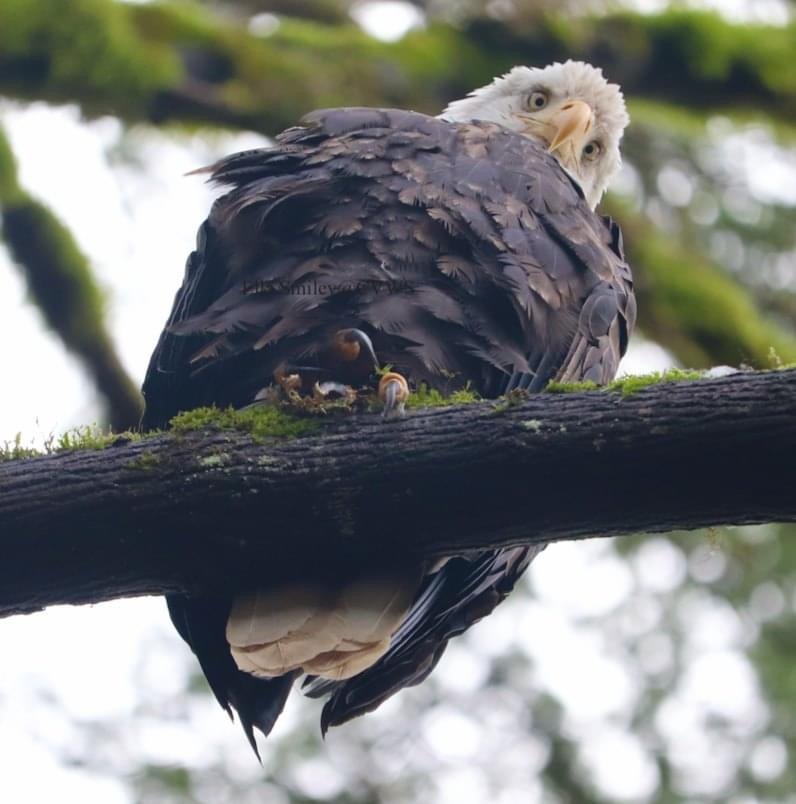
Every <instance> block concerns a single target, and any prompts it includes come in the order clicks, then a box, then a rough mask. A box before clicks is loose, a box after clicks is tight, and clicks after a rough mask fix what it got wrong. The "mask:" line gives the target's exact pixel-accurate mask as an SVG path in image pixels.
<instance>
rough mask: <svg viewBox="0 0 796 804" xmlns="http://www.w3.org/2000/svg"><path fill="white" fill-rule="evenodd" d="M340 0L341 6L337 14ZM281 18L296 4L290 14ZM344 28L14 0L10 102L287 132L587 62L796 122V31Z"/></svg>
mask: <svg viewBox="0 0 796 804" xmlns="http://www.w3.org/2000/svg"><path fill="white" fill-rule="evenodd" d="M333 6H334V4H329V8H330V9H331V10H334V8H333ZM280 8H281V10H282V11H285V9H286V8H287V6H286V5H285V4H284V3H283V4H281V7H280ZM338 8H342V10H343V11H342V13H340V14H339V16H338V15H337V14H335V19H336V22H337V24H334V25H330V24H326V23H327V22H329V21H330V19H331V17H330V16H329V14H321V15H320V17H319V19H320V20H321V21H320V22H319V21H318V20H310V19H304V20H295V19H289V18H286V17H283V18H282V20H281V24H280V25H279V26H278V27H277V28H276V30H275V31H273V32H272V33H271V34H269V35H268V36H258V35H256V34H254V33H252V32H250V31H249V30H248V29H247V27H246V26H245V24H243V22H238V21H235V19H234V18H232V17H229V16H224V17H222V16H221V15H219V14H218V13H216V12H215V11H214V9H212V8H210V7H208V5H202V4H196V3H179V2H156V3H147V4H141V5H139V4H125V3H121V2H113V1H112V0H72V1H71V2H70V3H69V6H68V9H69V13H64V9H65V6H64V4H63V2H62V0H4V2H3V4H2V5H0V54H1V55H0V92H2V93H3V94H6V95H8V96H11V97H20V98H44V99H47V100H50V101H54V102H65V101H72V102H75V103H78V104H80V106H81V108H82V110H83V111H84V113H86V114H87V115H99V114H107V113H110V114H115V115H118V116H120V117H122V118H123V119H126V120H128V121H150V122H151V121H163V120H166V119H168V120H177V121H182V122H203V123H210V124H222V125H232V126H243V127H247V128H255V129H258V130H260V131H263V132H265V133H271V134H273V133H275V132H276V131H278V130H279V129H281V128H283V127H285V126H287V125H290V124H291V123H293V122H295V120H296V119H297V118H298V117H299V116H300V115H301V114H303V113H304V112H306V111H307V110H308V109H312V108H317V107H320V106H329V105H346V104H348V105H351V104H360V105H364V104H387V105H390V104H394V105H400V106H405V107H411V108H416V109H419V110H425V111H435V112H436V111H438V110H439V109H440V107H441V106H442V105H444V104H445V103H446V102H447V101H448V100H450V99H451V98H453V97H457V96H460V95H461V94H463V93H464V92H467V91H469V90H470V89H472V88H473V87H475V86H478V85H480V84H482V83H485V82H486V81H488V80H490V79H491V78H492V77H493V76H494V75H496V74H498V73H500V72H503V71H505V70H506V69H508V68H509V67H511V66H512V65H513V64H516V63H532V64H534V63H536V64H544V63H546V62H549V61H553V60H556V59H558V60H561V59H565V58H570V57H573V58H582V59H585V60H587V61H589V60H590V61H594V62H596V63H599V64H601V65H602V66H603V67H604V68H605V69H606V71H607V73H608V74H609V75H611V77H612V78H613V79H614V80H618V81H619V82H620V83H622V84H623V86H624V87H625V90H626V91H627V92H628V94H629V95H639V96H642V97H648V98H654V99H656V100H667V101H669V102H674V103H677V104H681V105H682V104H684V105H687V106H691V107H695V108H698V109H700V110H703V109H705V108H711V109H721V108H725V107H731V106H733V105H735V106H737V105H739V104H740V103H743V105H744V106H746V107H747V108H754V109H758V110H761V111H765V112H766V113H768V114H771V115H773V116H774V117H777V118H779V119H782V120H787V121H791V122H793V121H794V120H796V79H794V78H793V70H791V69H790V65H791V59H792V52H793V51H794V49H796V24H791V25H789V26H785V27H779V28H778V27H774V26H762V25H736V24H733V23H729V22H727V21H726V20H724V19H722V18H721V17H719V16H718V15H716V14H713V13H708V12H696V11H685V10H669V11H664V12H661V13H659V14H654V15H642V14H635V13H631V12H621V13H614V14H609V15H605V16H580V17H577V18H572V17H564V16H560V15H556V14H553V13H548V14H542V15H538V14H537V15H534V17H533V20H532V22H528V23H527V24H518V23H517V21H511V20H507V21H505V22H501V21H500V20H498V19H495V18H488V17H485V16H482V17H475V18H473V19H471V20H469V22H468V23H467V24H466V25H465V26H464V27H454V26H452V25H449V24H445V23H442V22H434V23H432V24H430V25H428V27H427V28H426V29H424V30H418V31H413V32H411V33H409V34H408V35H407V36H406V37H404V38H403V39H402V40H400V41H399V42H395V43H384V42H378V41H376V40H374V39H372V38H370V37H368V36H367V35H366V34H364V33H363V32H362V31H360V30H359V29H358V28H357V27H356V26H355V25H354V24H353V22H350V21H348V22H347V21H346V17H345V14H344V8H343V6H338Z"/></svg>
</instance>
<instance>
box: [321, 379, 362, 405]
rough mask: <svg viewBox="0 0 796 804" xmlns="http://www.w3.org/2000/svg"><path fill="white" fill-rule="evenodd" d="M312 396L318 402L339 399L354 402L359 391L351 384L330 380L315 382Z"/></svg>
mask: <svg viewBox="0 0 796 804" xmlns="http://www.w3.org/2000/svg"><path fill="white" fill-rule="evenodd" d="M312 398H313V399H314V400H315V401H316V402H326V401H330V400H338V399H339V400H343V401H344V402H347V403H353V402H355V401H356V399H357V392H356V390H355V389H354V388H352V387H351V386H350V385H345V384H343V383H341V382H334V381H333V380H328V381H326V382H316V383H315V385H314V386H313V388H312Z"/></svg>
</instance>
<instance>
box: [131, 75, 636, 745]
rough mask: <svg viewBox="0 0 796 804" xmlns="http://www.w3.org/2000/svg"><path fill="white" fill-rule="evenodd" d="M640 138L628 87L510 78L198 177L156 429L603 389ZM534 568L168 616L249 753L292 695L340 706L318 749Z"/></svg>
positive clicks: (380, 580) (398, 581) (324, 721)
mask: <svg viewBox="0 0 796 804" xmlns="http://www.w3.org/2000/svg"><path fill="white" fill-rule="evenodd" d="M627 123H628V117H627V113H626V111H625V104H624V101H623V98H622V94H621V92H620V90H619V87H617V86H616V85H615V84H610V83H608V82H607V81H606V80H605V79H604V78H603V75H602V72H601V71H600V70H599V69H596V68H594V67H592V66H590V65H588V64H584V63H581V62H573V61H568V62H566V63H563V64H559V63H556V64H553V65H551V66H548V67H546V68H544V69H532V68H528V67H515V68H514V69H513V70H511V71H510V72H509V73H507V74H506V75H505V76H503V77H500V78H496V79H495V80H494V81H493V82H492V83H491V84H489V85H488V86H485V87H483V88H481V89H478V90H476V91H474V92H473V93H472V94H471V95H470V96H469V97H467V98H464V99H462V100H457V101H455V102H453V103H451V104H450V105H449V106H448V107H447V109H446V110H445V111H444V113H443V114H442V115H440V116H439V117H436V118H435V117H429V116H426V115H423V114H418V113H415V112H410V111H401V110H396V109H371V108H342V109H326V110H321V111H316V112H313V113H311V114H309V115H307V116H306V117H305V118H304V119H303V120H302V121H301V123H300V125H299V126H297V127H295V128H291V129H288V130H287V131H285V132H283V133H282V134H280V135H279V136H278V137H277V138H276V141H275V143H274V145H273V146H272V147H269V148H261V149H257V150H251V151H245V152H243V153H239V154H235V155H233V156H230V157H228V158H226V159H222V160H221V161H219V162H218V163H216V164H214V165H212V166H211V167H210V168H207V169H205V170H206V172H208V173H209V175H210V179H211V180H212V181H213V182H215V183H216V184H219V185H223V186H225V187H227V188H228V191H227V192H226V194H225V195H222V196H221V197H220V198H219V199H218V200H217V201H216V202H215V204H214V205H213V208H212V210H211V212H210V215H209V217H208V219H207V220H206V221H205V222H204V223H203V224H202V226H201V227H200V229H199V234H198V243H197V247H196V250H195V251H194V252H193V253H192V254H191V255H190V257H189V258H188V264H187V269H186V274H185V278H184V281H183V284H182V287H181V288H180V290H179V292H178V293H177V297H176V300H175V302H174V307H173V310H172V313H171V316H170V318H169V320H168V323H167V325H166V328H165V330H164V332H163V334H162V336H161V338H160V341H159V343H158V345H157V347H156V349H155V352H154V354H153V356H152V360H151V363H150V366H149V371H148V373H147V376H146V380H145V383H144V389H143V390H144V395H145V397H146V412H145V415H144V420H143V425H144V427H145V428H154V427H167V426H168V423H169V420H170V419H171V418H172V417H173V416H174V415H175V414H176V413H178V412H179V411H182V410H186V409H190V408H193V407H196V406H200V405H207V404H216V405H219V406H228V405H232V406H235V407H241V406H245V405H247V404H250V403H251V402H252V401H253V400H254V399H255V398H256V397H258V396H259V395H261V394H262V391H263V388H264V387H269V386H270V387H272V388H276V389H278V388H280V387H281V388H282V389H283V390H289V391H290V392H291V393H297V394H299V395H301V394H306V393H310V391H311V390H312V389H316V390H317V389H320V390H321V392H322V393H325V392H326V390H328V389H330V388H340V387H343V388H350V387H363V386H365V387H372V388H374V389H376V388H377V387H378V391H379V393H380V395H381V397H382V399H383V400H384V403H385V407H386V410H387V413H388V415H389V416H399V415H400V413H401V410H402V406H403V404H404V402H405V401H406V398H407V396H408V395H409V394H410V393H411V390H412V388H413V387H416V386H417V385H418V384H420V383H426V384H428V385H429V386H430V387H432V388H435V389H438V390H440V391H441V392H450V391H454V390H456V389H459V388H464V387H469V388H471V389H473V390H474V391H476V392H477V393H478V394H480V395H481V396H483V397H496V396H499V395H501V394H504V393H506V392H509V391H512V390H515V389H522V390H525V391H529V392H533V391H539V390H541V389H542V388H544V386H545V385H546V384H547V383H548V381H550V380H551V379H553V378H556V379H560V380H564V381H571V380H593V381H595V382H597V383H604V382H607V381H608V380H610V379H611V378H613V376H614V374H615V372H616V369H617V365H618V363H619V360H620V357H621V356H622V354H624V351H625V349H626V347H627V343H628V338H629V337H630V334H631V331H632V329H633V325H634V321H635V301H634V296H633V288H632V278H631V273H630V269H629V267H628V265H627V263H626V262H625V259H624V256H623V252H622V240H621V234H620V232H619V229H618V227H617V226H616V225H615V224H614V223H613V222H612V221H611V220H610V219H607V218H602V217H599V216H598V215H597V214H595V212H594V208H595V206H596V205H597V203H598V201H599V200H600V198H601V197H602V195H603V193H604V192H605V189H606V187H607V186H608V183H609V182H610V180H611V178H612V177H613V176H614V175H615V174H616V172H617V170H618V168H619V165H620V155H619V143H620V139H621V137H622V133H623V130H624V128H625V126H626V125H627ZM383 365H389V366H390V371H389V372H388V373H386V374H382V375H381V376H380V375H379V373H378V369H379V367H380V366H383ZM384 426H391V425H390V424H389V423H385V425H384ZM540 549H541V548H540V547H539V546H534V547H518V548H511V549H501V550H489V551H485V552H483V553H481V554H480V555H477V556H472V555H469V556H467V557H461V556H452V557H450V558H448V559H447V560H445V561H443V562H439V563H437V564H436V565H434V566H423V567H414V568H407V569H404V570H401V571H395V570H390V569H389V568H386V569H385V570H384V572H382V573H381V574H378V573H374V574H371V575H368V576H366V577H352V578H350V579H345V580H342V579H340V580H339V581H338V582H336V583H334V584H330V583H329V582H328V581H327V582H325V583H321V582H319V581H317V580H316V581H313V580H312V579H308V580H307V582H306V583H305V584H303V585H292V586H283V587H276V588H267V589H247V590H240V593H239V594H238V596H237V597H234V596H233V597H231V598H230V599H225V600H218V599H210V598H201V597H198V598H188V597H184V596H179V595H171V596H169V598H168V604H169V610H170V613H171V617H172V620H173V621H174V623H175V625H176V627H177V629H178V631H179V633H180V634H181V635H182V637H183V638H184V639H185V640H186V641H187V642H188V643H189V645H190V646H191V648H192V649H193V651H194V652H195V654H196V655H197V657H198V659H199V662H200V663H201V666H202V669H203V670H204V672H205V674H206V676H207V679H208V681H209V683H210V686H211V687H212V689H213V691H214V693H215V695H216V697H217V698H218V700H219V702H220V703H221V705H222V706H223V707H224V708H225V709H227V711H228V712H229V713H230V714H231V710H230V707H233V708H234V709H236V710H237V712H238V714H239V717H240V720H241V723H242V725H243V727H244V729H245V731H246V734H247V736H248V738H249V740H250V742H251V743H252V746H253V747H254V748H255V751H256V750H257V749H256V744H255V741H254V734H253V728H254V727H257V728H258V729H260V730H261V731H262V732H263V733H264V734H268V732H269V731H270V730H271V728H272V726H273V724H274V722H275V720H276V718H277V717H278V715H279V713H280V711H281V710H282V707H283V706H284V702H285V700H286V698H287V695H288V693H289V691H290V688H291V686H292V684H293V682H294V680H295V679H297V678H298V677H299V676H301V675H303V674H306V675H307V679H306V680H305V683H304V689H305V691H306V692H307V693H308V694H309V695H311V696H328V699H327V701H326V704H325V706H324V709H323V714H322V718H321V725H322V729H323V730H324V731H325V730H326V729H327V728H328V727H329V726H330V725H337V724H340V723H343V722H345V721H347V720H349V719H350V718H352V717H355V716H356V715H359V714H362V713H364V712H367V711H370V710H372V709H374V708H375V707H376V706H378V705H379V704H380V703H381V702H382V701H384V700H385V699H386V698H387V697H389V696H390V695H392V694H393V693H395V692H396V691H398V690H399V689H401V688H402V687H405V686H407V685H412V684H417V683H419V682H420V681H422V680H423V679H424V678H425V677H426V676H427V675H428V674H429V673H430V672H431V670H432V669H433V668H434V666H435V664H436V663H437V661H438V660H439V658H440V656H441V655H442V653H443V651H444V650H445V646H446V644H447V641H448V640H449V639H450V638H451V637H452V636H455V635H457V634H460V633H462V632H463V631H465V630H466V629H467V628H469V627H470V626H471V625H472V624H473V623H474V622H476V621H477V620H479V619H480V618H482V617H483V616H485V615H486V614H488V613H490V612H491V611H492V610H493V609H494V608H495V606H496V605H497V604H498V603H500V601H501V600H503V599H504V598H505V596H506V595H507V594H508V593H509V592H510V591H511V589H512V588H513V587H514V585H515V583H516V581H517V579H518V578H519V576H520V575H521V574H522V573H523V571H524V570H525V569H526V567H527V566H528V564H529V563H530V561H531V560H532V559H533V558H534V557H535V556H536V555H537V554H538V552H539V551H540Z"/></svg>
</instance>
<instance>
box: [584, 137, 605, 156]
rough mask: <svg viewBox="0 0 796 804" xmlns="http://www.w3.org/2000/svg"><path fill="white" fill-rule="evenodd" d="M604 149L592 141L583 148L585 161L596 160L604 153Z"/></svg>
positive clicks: (595, 141)
mask: <svg viewBox="0 0 796 804" xmlns="http://www.w3.org/2000/svg"><path fill="white" fill-rule="evenodd" d="M602 150H603V147H602V145H600V143H599V142H597V140H592V141H591V142H589V143H587V144H586V145H585V146H584V147H583V158H584V159H596V158H597V157H598V156H599V155H600V154H601V153H602Z"/></svg>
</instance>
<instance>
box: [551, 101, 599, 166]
mask: <svg viewBox="0 0 796 804" xmlns="http://www.w3.org/2000/svg"><path fill="white" fill-rule="evenodd" d="M593 120H594V113H593V112H592V110H591V106H589V104H588V103H584V102H583V101H581V100H573V101H568V102H567V103H565V104H564V105H563V106H562V107H561V108H560V109H559V110H558V111H557V112H556V113H555V114H554V115H553V116H552V117H551V118H550V120H549V125H550V126H551V127H552V129H553V131H554V132H555V134H554V135H553V139H552V140H551V141H550V146H549V147H548V151H549V152H550V153H554V152H555V151H558V150H560V149H561V148H562V147H563V146H564V145H566V144H567V143H571V145H572V150H573V152H574V153H576V154H579V153H580V151H581V149H582V147H583V145H584V142H583V140H585V139H586V136H587V135H588V133H589V132H590V131H591V127H592V123H593Z"/></svg>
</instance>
